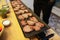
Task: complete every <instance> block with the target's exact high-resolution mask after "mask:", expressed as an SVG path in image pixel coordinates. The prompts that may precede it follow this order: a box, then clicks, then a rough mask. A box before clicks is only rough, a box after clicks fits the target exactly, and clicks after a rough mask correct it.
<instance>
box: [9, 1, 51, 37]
mask: <svg viewBox="0 0 60 40" xmlns="http://www.w3.org/2000/svg"><path fill="white" fill-rule="evenodd" d="M20 1H21V0H20ZM10 2H11V0H10ZM21 3H22V4H23V5H24V6H25V7H26V8H27V9H28V11H29V12H31V13H32V14H33V15H34V16H35V17H36V18H37V19H38V21H39V22H41V23H43V24H44V25H45V27H43V28H41V30H39V31H31V32H29V33H26V32H24V31H23V26H22V25H21V24H20V20H19V19H18V15H16V14H15V15H16V18H17V20H18V23H19V25H20V27H21V29H22V31H23V34H24V36H25V37H27V38H30V37H32V36H35V35H36V34H38V33H40V32H42V31H45V30H47V29H49V28H50V27H49V26H48V25H47V24H46V23H45V22H43V21H42V20H41V19H40V18H39V17H38V16H37V15H36V14H35V13H34V12H32V10H31V9H30V8H28V7H27V6H26V5H25V4H24V3H23V2H22V1H21Z"/></svg>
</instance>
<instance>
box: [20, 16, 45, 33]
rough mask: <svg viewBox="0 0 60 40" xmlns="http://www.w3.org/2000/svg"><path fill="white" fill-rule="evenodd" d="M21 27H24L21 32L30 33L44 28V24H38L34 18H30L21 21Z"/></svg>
mask: <svg viewBox="0 0 60 40" xmlns="http://www.w3.org/2000/svg"><path fill="white" fill-rule="evenodd" d="M21 25H24V27H23V31H24V32H31V31H33V30H35V31H39V30H41V28H43V27H44V24H43V23H41V22H38V20H37V19H36V18H35V17H31V18H30V20H27V21H25V20H22V21H21Z"/></svg>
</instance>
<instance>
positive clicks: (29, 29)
mask: <svg viewBox="0 0 60 40" xmlns="http://www.w3.org/2000/svg"><path fill="white" fill-rule="evenodd" d="M23 31H24V32H31V31H33V30H32V29H31V28H30V26H29V25H26V26H24V28H23Z"/></svg>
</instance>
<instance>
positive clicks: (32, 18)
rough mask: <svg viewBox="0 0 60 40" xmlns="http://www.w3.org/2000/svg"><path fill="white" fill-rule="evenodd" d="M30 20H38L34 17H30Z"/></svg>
mask: <svg viewBox="0 0 60 40" xmlns="http://www.w3.org/2000/svg"><path fill="white" fill-rule="evenodd" d="M30 20H32V21H34V22H35V23H36V22H38V20H37V19H36V18H35V17H31V18H30Z"/></svg>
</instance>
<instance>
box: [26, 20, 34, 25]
mask: <svg viewBox="0 0 60 40" xmlns="http://www.w3.org/2000/svg"><path fill="white" fill-rule="evenodd" d="M27 23H28V25H34V24H35V22H33V21H31V20H28V21H27Z"/></svg>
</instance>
